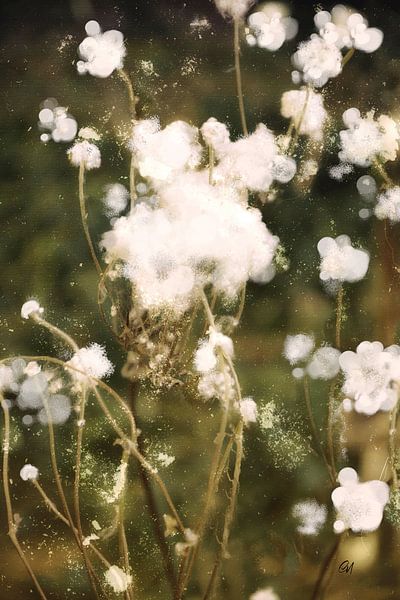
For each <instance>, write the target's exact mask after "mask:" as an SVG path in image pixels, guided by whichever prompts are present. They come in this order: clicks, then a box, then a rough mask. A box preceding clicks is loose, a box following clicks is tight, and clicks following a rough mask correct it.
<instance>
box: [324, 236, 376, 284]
mask: <svg viewBox="0 0 400 600" xmlns="http://www.w3.org/2000/svg"><path fill="white" fill-rule="evenodd" d="M317 248H318V252H319V254H320V256H321V265H320V274H319V276H320V279H321V280H322V281H335V282H344V281H347V282H349V283H353V282H355V281H360V279H363V277H365V274H366V273H367V270H368V265H369V254H368V252H366V251H365V250H359V249H358V248H353V246H352V245H351V240H350V238H349V236H347V235H339V236H338V237H337V238H336V239H333V238H331V237H324V238H322V239H321V240H320V241H319V242H318V246H317Z"/></svg>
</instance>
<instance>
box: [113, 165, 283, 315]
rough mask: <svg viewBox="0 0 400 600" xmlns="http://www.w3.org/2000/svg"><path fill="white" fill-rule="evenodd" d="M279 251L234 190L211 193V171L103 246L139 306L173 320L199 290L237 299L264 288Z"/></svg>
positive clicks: (173, 189)
mask: <svg viewBox="0 0 400 600" xmlns="http://www.w3.org/2000/svg"><path fill="white" fill-rule="evenodd" d="M149 240H151V241H152V243H151V244H149ZM277 245H278V238H276V237H275V236H273V235H271V233H270V232H269V231H268V229H267V228H266V226H265V225H264V223H263V222H262V216H261V213H260V211H258V210H257V209H254V208H249V207H247V206H246V205H245V204H244V203H243V202H242V201H241V199H240V195H239V194H238V193H237V191H236V190H235V189H232V188H230V187H226V186H220V185H210V184H209V183H208V173H207V172H206V171H204V172H200V173H195V172H193V173H187V174H184V175H181V176H179V177H176V178H175V180H174V182H173V183H171V184H168V185H166V186H164V187H163V188H162V189H161V190H160V193H159V197H158V201H157V203H156V205H154V206H149V205H148V204H147V203H146V202H142V203H140V204H137V205H135V207H134V209H133V210H132V211H131V213H130V214H129V215H128V216H126V217H120V218H119V219H117V220H116V222H115V223H114V224H113V229H112V230H111V231H109V232H107V233H106V234H105V235H104V236H103V239H102V246H103V247H104V249H105V250H106V253H107V255H106V259H107V260H109V261H110V260H112V259H120V260H122V261H123V262H124V264H125V268H124V274H125V276H126V277H128V278H129V279H130V280H131V282H132V283H133V284H134V285H135V291H136V294H137V296H138V299H139V301H140V303H141V305H142V306H143V307H144V308H147V309H150V308H154V309H160V308H168V309H169V310H172V311H173V312H174V313H176V314H179V313H181V312H183V311H185V310H186V309H187V308H189V306H190V305H191V304H192V302H193V300H194V298H195V297H196V293H197V292H196V289H197V288H198V287H200V286H204V285H206V284H212V285H213V286H214V288H215V290H216V291H218V292H220V293H222V294H224V295H226V296H229V297H231V298H232V297H234V296H235V295H236V294H237V292H238V291H239V289H240V288H241V287H242V285H243V284H244V283H245V282H246V281H247V280H248V279H251V280H253V281H257V282H265V281H267V280H268V276H269V270H270V267H271V263H272V260H273V256H274V253H275V250H276V248H277Z"/></svg>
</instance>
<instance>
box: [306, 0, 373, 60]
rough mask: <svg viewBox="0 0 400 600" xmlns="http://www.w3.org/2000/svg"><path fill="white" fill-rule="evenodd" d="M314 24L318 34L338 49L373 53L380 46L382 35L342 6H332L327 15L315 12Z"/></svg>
mask: <svg viewBox="0 0 400 600" xmlns="http://www.w3.org/2000/svg"><path fill="white" fill-rule="evenodd" d="M314 22H315V25H316V27H317V29H318V30H319V34H320V36H321V37H323V38H324V39H325V40H327V41H328V42H329V43H333V44H336V46H337V47H338V48H340V49H341V48H356V49H357V50H362V51H363V52H368V53H371V52H375V50H377V49H378V48H379V46H380V45H381V44H382V41H383V33H382V31H381V30H380V29H377V28H376V27H368V21H367V20H366V19H365V18H364V17H363V16H362V15H360V14H358V13H356V12H354V11H353V10H352V9H350V8H348V7H347V6H343V4H338V5H337V6H334V7H333V9H332V11H331V12H330V13H329V12H328V11H326V10H321V11H319V12H317V14H316V15H315V17H314Z"/></svg>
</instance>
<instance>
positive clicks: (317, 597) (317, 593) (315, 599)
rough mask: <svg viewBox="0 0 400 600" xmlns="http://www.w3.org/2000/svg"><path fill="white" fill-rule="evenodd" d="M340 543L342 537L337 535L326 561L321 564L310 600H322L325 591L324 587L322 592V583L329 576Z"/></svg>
mask: <svg viewBox="0 0 400 600" xmlns="http://www.w3.org/2000/svg"><path fill="white" fill-rule="evenodd" d="M341 541H342V535H338V536H337V538H336V540H335V543H334V544H333V546H332V548H331V550H330V552H329V554H328V555H327V557H326V559H325V560H324V562H323V563H322V565H321V569H320V572H319V575H318V579H317V581H316V583H315V586H314V590H313V593H312V596H311V600H322V599H323V597H324V592H325V590H326V587H325V590H324V582H325V580H326V579H327V577H328V576H329V571H330V568H331V565H332V563H333V561H334V560H335V557H336V555H337V553H338V550H339V547H340V543H341Z"/></svg>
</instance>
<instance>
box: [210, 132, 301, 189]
mask: <svg viewBox="0 0 400 600" xmlns="http://www.w3.org/2000/svg"><path fill="white" fill-rule="evenodd" d="M215 152H216V156H217V158H218V160H219V163H218V165H217V166H216V168H215V169H214V178H215V180H216V181H218V180H220V179H221V180H222V181H229V182H231V183H232V184H234V185H237V186H238V187H244V188H247V189H248V190H250V191H254V192H267V191H268V190H269V188H270V186H271V184H272V182H273V181H274V180H276V181H279V182H280V183H287V182H289V181H290V180H291V179H292V178H293V177H294V175H295V173H296V163H295V161H294V160H293V159H292V158H290V157H289V156H285V155H283V154H280V153H279V149H278V146H277V144H276V141H275V137H274V135H273V133H272V132H271V131H270V130H269V129H268V128H267V127H266V126H265V125H264V124H262V123H260V124H259V125H257V128H256V130H255V131H254V133H252V134H251V135H249V136H247V137H244V138H241V139H239V140H237V141H236V142H231V143H230V144H226V145H224V146H222V147H220V148H217V147H216V148H215Z"/></svg>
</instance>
